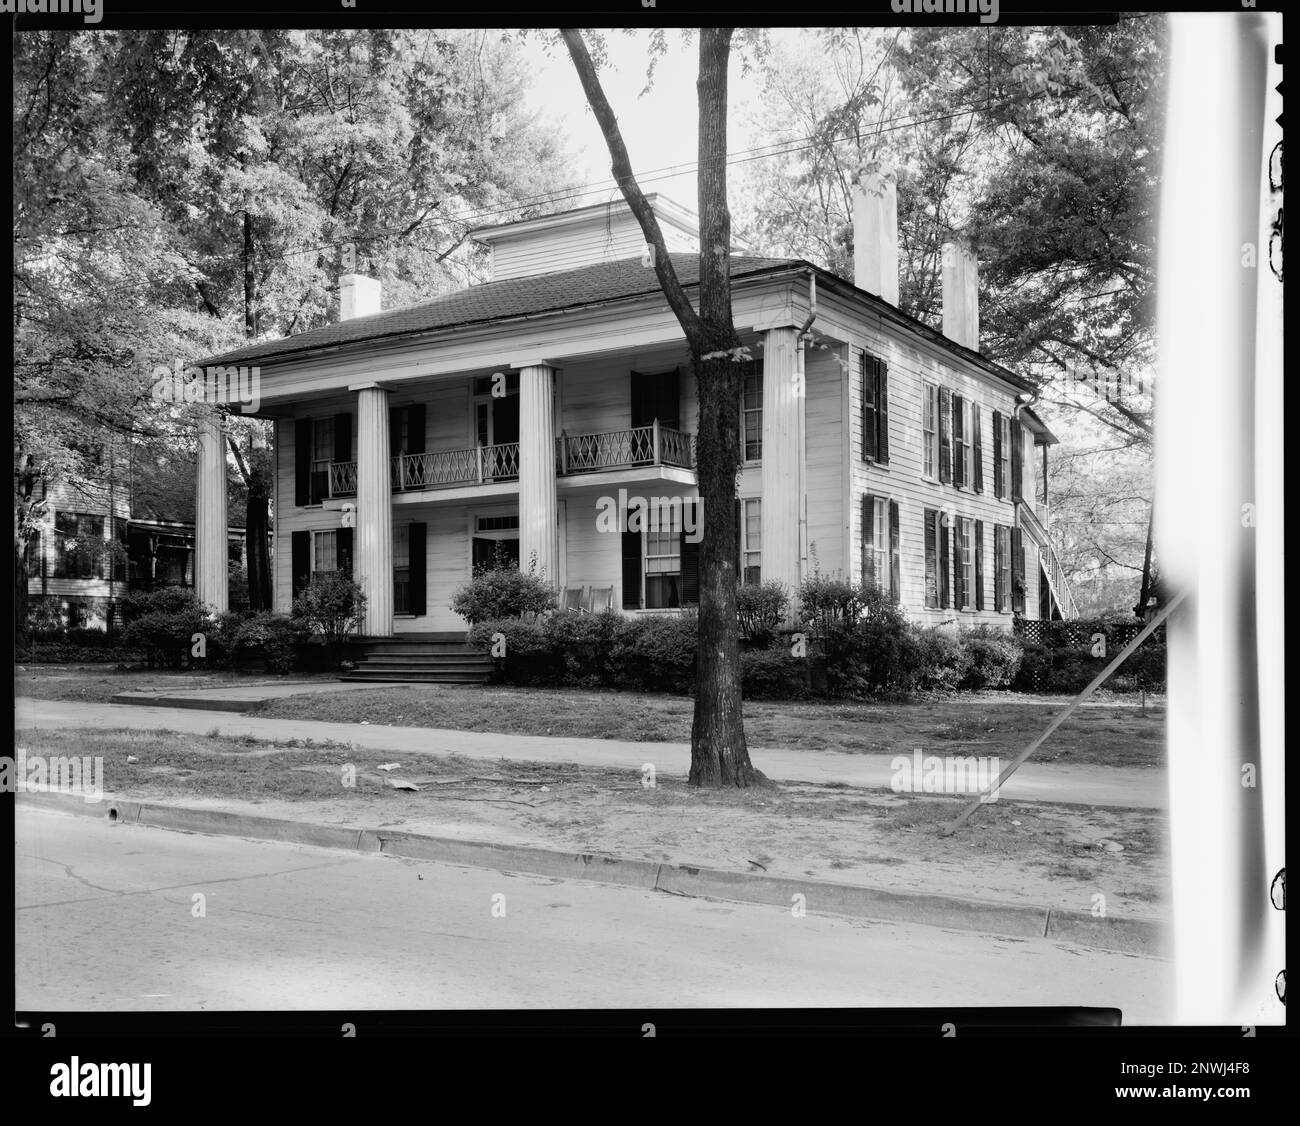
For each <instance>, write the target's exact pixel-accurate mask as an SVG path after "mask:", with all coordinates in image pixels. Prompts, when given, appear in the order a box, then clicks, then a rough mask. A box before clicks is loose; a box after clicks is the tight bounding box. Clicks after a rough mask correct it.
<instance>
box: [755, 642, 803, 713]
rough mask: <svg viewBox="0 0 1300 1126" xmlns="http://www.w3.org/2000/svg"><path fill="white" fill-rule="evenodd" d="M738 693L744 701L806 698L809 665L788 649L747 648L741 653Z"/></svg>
mask: <svg viewBox="0 0 1300 1126" xmlns="http://www.w3.org/2000/svg"><path fill="white" fill-rule="evenodd" d="M740 669H741V693H742V695H743V696H744V697H745V699H747V700H764V699H765V700H801V699H804V698H805V697H806V696H808V695H809V690H808V662H807V660H806V659H804V658H803V657H793V656H791V655H790V651H789V649H787V648H785V647H784V646H777V647H776V648H773V649H747V650H745V651H744V652H742V653H741V654H740Z"/></svg>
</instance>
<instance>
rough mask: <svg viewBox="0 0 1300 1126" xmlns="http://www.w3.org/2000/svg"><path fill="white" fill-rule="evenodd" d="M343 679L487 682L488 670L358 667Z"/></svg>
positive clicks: (427, 682) (423, 682)
mask: <svg viewBox="0 0 1300 1126" xmlns="http://www.w3.org/2000/svg"><path fill="white" fill-rule="evenodd" d="M340 679H341V680H348V681H370V682H374V683H376V684H384V683H389V684H486V683H487V681H488V672H487V671H486V670H484V671H481V672H476V671H472V670H469V669H367V668H356V669H353V670H352V671H351V672H349V673H345V674H344V675H343V676H342V677H340Z"/></svg>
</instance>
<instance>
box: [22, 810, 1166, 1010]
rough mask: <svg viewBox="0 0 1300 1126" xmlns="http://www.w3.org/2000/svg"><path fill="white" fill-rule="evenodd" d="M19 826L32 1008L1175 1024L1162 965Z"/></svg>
mask: <svg viewBox="0 0 1300 1126" xmlns="http://www.w3.org/2000/svg"><path fill="white" fill-rule="evenodd" d="M16 816H17V824H16V836H17V861H16V863H17V881H16V906H17V912H16V914H17V929H16V939H17V1006H18V1008H19V1009H24V1010H33V1011H39V1012H45V1011H57V1010H62V1009H85V1010H89V1011H115V1010H116V1011H120V1010H145V1011H164V1010H185V1011H195V1010H222V1009H235V1010H238V1009H335V1008H337V1009H373V1008H392V1009H405V1008H416V1009H442V1008H474V1009H478V1008H562V1007H579V1008H592V1007H597V1008H608V1007H618V1008H633V1009H634V1008H642V1007H645V1008H667V1007H687V1008H689V1007H742V1006H763V1007H784V1006H810V1007H820V1006H835V1007H858V1006H903V1005H934V1006H938V1005H988V1004H1005V1005H1114V1006H1118V1007H1120V1008H1122V1009H1123V1010H1124V1013H1125V1022H1126V1023H1162V1022H1164V1021H1165V1019H1166V1017H1165V1014H1166V1013H1167V1012H1168V1011H1169V1010H1168V1005H1169V1001H1170V999H1171V997H1172V967H1171V965H1170V964H1169V963H1167V962H1162V961H1159V960H1156V959H1150V958H1143V957H1138V956H1135V955H1125V954H1116V953H1110V952H1105V951H1097V950H1092V949H1087V948H1084V947H1078V946H1073V945H1070V944H1068V943H1051V942H1047V941H1045V940H1041V939H1036V940H1026V939H1010V938H998V937H989V936H982V935H977V934H970V933H961V932H955V931H946V930H940V929H938V928H934V927H924V926H904V925H898V924H888V923H869V922H865V921H862V920H850V919H841V918H834V917H827V916H822V917H818V916H815V915H812V914H809V915H807V916H805V917H803V918H798V919H796V918H794V917H793V915H792V914H791V912H790V911H788V910H785V909H780V910H777V909H773V908H767V907H756V906H749V905H743V904H724V903H716V902H715V903H710V902H707V901H704V900H697V899H690V898H682V897H677V896H670V895H664V894H662V893H655V892H649V891H641V890H635V889H628V888H615V887H608V886H602V885H599V884H589V883H584V882H579V881H569V880H556V879H547V878H541V877H532V876H508V875H505V874H503V873H500V872H495V871H489V870H484V869H471V868H457V867H451V866H448V865H440V864H433V863H427V862H417V861H406V860H398V859H394V858H391V857H380V856H367V855H363V854H356V853H345V852H336V851H331V850H328V849H314V848H306V847H302V846H298V845H285V844H272V843H267V842H259V841H245V840H238V839H231V838H225V837H206V836H201V835H197V834H186V833H174V832H168V831H166V830H162V829H150V828H144V827H141V826H128V825H117V826H112V825H110V824H108V823H107V822H103V821H98V820H92V819H88V818H82V817H75V816H71V815H67V814H61V813H55V812H50V811H45V810H36V809H32V808H30V807H26V806H19V807H18V811H17V815H16ZM195 895H202V896H204V897H205V900H204V903H203V907H204V914H203V915H202V917H195V915H194V899H193V897H194V896H195ZM497 895H502V896H504V897H505V899H504V905H505V917H504V918H502V917H495V918H494V917H493V914H492V908H493V897H494V896H497Z"/></svg>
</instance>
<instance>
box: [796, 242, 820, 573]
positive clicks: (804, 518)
mask: <svg viewBox="0 0 1300 1126" xmlns="http://www.w3.org/2000/svg"><path fill="white" fill-rule="evenodd" d="M816 319H817V274H816V273H815V272H814V271H813V270H812V268H811V267H810V268H809V270H808V319H807V320H806V321H804V323H803V326H802V327H801V328H800V329H799V335H798V336H797V337H796V339H797V340H798V342H799V355H798V361H797V362H798V365H799V389H800V396H799V397H800V399H801V400H802V402H801V403H800V406H801V408H804V409H801V410H800V411H799V572H800V575H806V574H807V571H808V485H807V481H806V479H805V478H806V466H805V462H806V458H807V444H806V443H807V428H808V416H807V410H806V406H807V402H808V373H807V369H806V368H805V366H804V360H805V347H804V345H805V342H806V341H805V338H806V337H808V335H809V333H808V330H809V329H810V328H811V327H812V323H813V321H815V320H816Z"/></svg>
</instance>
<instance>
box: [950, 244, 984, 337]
mask: <svg viewBox="0 0 1300 1126" xmlns="http://www.w3.org/2000/svg"><path fill="white" fill-rule="evenodd" d="M943 334H944V336H946V337H947V338H948V339H949V340H954V341H956V342H957V343H958V344H964V345H965V346H966V347H967V348H969V349H971V350H972V351H974V352H978V351H979V350H980V291H979V265H978V263H977V262H976V260H975V252H974V251H973V250H972V249H971V247H970V244H969V243H967V242H945V243H944V244H943Z"/></svg>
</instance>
